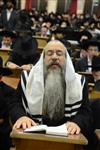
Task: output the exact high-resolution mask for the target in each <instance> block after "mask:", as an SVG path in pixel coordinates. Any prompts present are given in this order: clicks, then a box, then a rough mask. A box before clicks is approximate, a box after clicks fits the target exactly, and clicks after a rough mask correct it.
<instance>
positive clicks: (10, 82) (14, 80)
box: [2, 76, 19, 89]
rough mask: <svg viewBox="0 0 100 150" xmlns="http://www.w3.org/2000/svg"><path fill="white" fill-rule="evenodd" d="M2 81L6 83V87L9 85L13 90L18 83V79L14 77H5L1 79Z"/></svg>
mask: <svg viewBox="0 0 100 150" xmlns="http://www.w3.org/2000/svg"><path fill="white" fill-rule="evenodd" d="M2 81H3V82H4V83H6V84H7V85H9V86H11V87H13V88H15V89H16V88H17V85H18V83H19V78H17V77H14V78H12V77H10V76H9V77H7V76H3V77H2Z"/></svg>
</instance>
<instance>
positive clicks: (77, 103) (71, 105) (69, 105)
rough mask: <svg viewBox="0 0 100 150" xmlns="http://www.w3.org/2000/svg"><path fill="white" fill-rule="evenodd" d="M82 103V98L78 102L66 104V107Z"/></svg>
mask: <svg viewBox="0 0 100 150" xmlns="http://www.w3.org/2000/svg"><path fill="white" fill-rule="evenodd" d="M81 103H82V100H80V101H78V102H75V103H73V104H65V107H73V106H77V105H79V104H81Z"/></svg>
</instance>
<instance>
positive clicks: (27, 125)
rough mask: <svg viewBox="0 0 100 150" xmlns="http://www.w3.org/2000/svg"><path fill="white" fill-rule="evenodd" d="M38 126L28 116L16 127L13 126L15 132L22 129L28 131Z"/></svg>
mask: <svg viewBox="0 0 100 150" xmlns="http://www.w3.org/2000/svg"><path fill="white" fill-rule="evenodd" d="M35 125H37V124H36V123H35V122H34V121H33V120H32V119H30V118H29V117H27V116H23V117H21V118H19V119H18V120H17V121H16V122H15V124H14V126H13V130H16V129H19V128H22V129H26V128H30V127H31V126H35Z"/></svg>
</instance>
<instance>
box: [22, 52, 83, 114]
mask: <svg viewBox="0 0 100 150" xmlns="http://www.w3.org/2000/svg"><path fill="white" fill-rule="evenodd" d="M66 56H67V59H66V73H65V81H66V85H67V86H66V98H65V117H72V116H74V115H75V114H76V113H77V112H78V109H79V108H80V106H81V104H82V90H83V86H84V83H85V78H83V77H82V76H81V75H79V74H77V73H75V70H74V67H73V64H72V61H71V58H70V56H69V54H68V53H67V51H66ZM21 86H22V90H23V97H22V102H23V105H24V108H25V110H26V112H27V113H29V114H30V115H42V103H43V97H44V75H43V53H42V55H41V57H40V60H39V61H38V62H37V64H36V65H35V66H33V68H32V69H31V71H30V73H29V74H28V73H27V71H24V72H23V75H22V76H21Z"/></svg>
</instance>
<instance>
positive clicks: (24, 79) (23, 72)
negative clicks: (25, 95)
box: [22, 70, 30, 88]
mask: <svg viewBox="0 0 100 150" xmlns="http://www.w3.org/2000/svg"><path fill="white" fill-rule="evenodd" d="M25 72H26V74H27V77H28V76H29V72H30V71H26V70H25V71H22V79H23V82H24V86H25V88H26V81H27V79H26V76H25Z"/></svg>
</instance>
